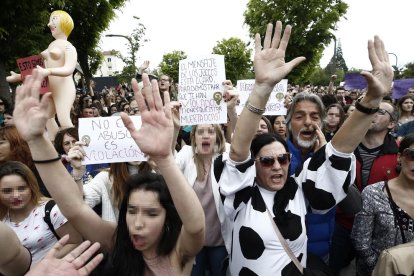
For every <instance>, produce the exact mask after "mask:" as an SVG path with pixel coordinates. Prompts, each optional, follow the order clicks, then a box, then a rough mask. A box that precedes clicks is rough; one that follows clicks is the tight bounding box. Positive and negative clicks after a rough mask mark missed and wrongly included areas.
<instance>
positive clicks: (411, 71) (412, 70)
mask: <svg viewBox="0 0 414 276" xmlns="http://www.w3.org/2000/svg"><path fill="white" fill-rule="evenodd" d="M402 76H403V78H404V79H411V78H414V62H409V63H407V64H406V65H405V69H404V71H403V72H402Z"/></svg>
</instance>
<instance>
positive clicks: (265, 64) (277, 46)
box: [254, 21, 305, 88]
mask: <svg viewBox="0 0 414 276" xmlns="http://www.w3.org/2000/svg"><path fill="white" fill-rule="evenodd" d="M272 29H273V25H272V24H268V25H267V29H266V35H265V39H264V42H263V47H262V45H261V41H260V35H259V34H256V36H255V56H254V70H255V78H256V84H258V85H261V84H267V85H270V86H271V87H272V88H273V87H274V86H275V85H276V84H277V83H278V82H279V81H281V80H282V79H283V78H284V77H285V76H286V75H287V74H288V73H289V72H290V71H292V69H293V68H294V67H296V66H297V65H298V64H299V63H301V62H302V61H304V60H305V58H304V57H297V58H295V59H293V60H291V61H290V62H288V63H286V62H285V52H286V47H287V45H288V42H289V38H290V33H291V29H292V28H291V26H289V25H288V26H286V28H285V31H284V33H283V37H281V34H282V23H281V22H280V21H278V22H277V23H276V26H275V31H274V36H273V38H272Z"/></svg>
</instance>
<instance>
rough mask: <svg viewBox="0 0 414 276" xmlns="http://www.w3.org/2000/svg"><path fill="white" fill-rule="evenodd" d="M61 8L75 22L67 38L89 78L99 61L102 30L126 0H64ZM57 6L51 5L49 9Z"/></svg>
mask: <svg viewBox="0 0 414 276" xmlns="http://www.w3.org/2000/svg"><path fill="white" fill-rule="evenodd" d="M62 2H64V7H63V8H62V9H63V10H65V11H66V12H68V13H69V14H70V15H71V16H72V18H73V21H74V23H75V28H74V29H73V31H72V33H71V35H70V36H69V38H68V40H69V41H70V42H72V44H73V45H74V46H75V47H76V50H77V52H78V61H79V64H80V66H81V67H82V70H83V73H84V76H85V78H86V79H87V80H89V79H90V78H91V77H92V75H93V73H95V72H96V70H97V68H98V67H99V64H100V63H99V62H100V61H101V58H100V57H99V56H100V50H99V49H97V46H98V44H99V40H100V37H101V34H102V32H103V31H105V30H106V29H107V28H108V27H109V23H110V22H111V20H112V19H113V18H114V17H115V10H116V9H119V8H121V7H123V5H124V4H125V2H126V0H88V1H77V0H65V1H62ZM58 8H59V7H51V9H50V11H52V10H54V9H58Z"/></svg>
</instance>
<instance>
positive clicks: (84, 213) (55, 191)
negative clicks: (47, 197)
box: [13, 69, 115, 250]
mask: <svg viewBox="0 0 414 276" xmlns="http://www.w3.org/2000/svg"><path fill="white" fill-rule="evenodd" d="M42 80H43V77H42V75H41V74H40V72H39V71H38V70H37V69H35V70H33V75H32V76H28V77H27V78H26V80H25V82H24V85H22V86H21V87H19V88H18V90H17V91H16V107H15V109H14V113H13V118H14V121H15V124H16V128H17V130H18V131H19V133H20V135H21V136H22V138H23V139H24V140H25V141H27V143H28V145H29V148H30V151H31V153H32V158H33V160H35V165H36V169H37V170H38V172H39V174H40V177H41V178H42V180H43V183H44V184H45V185H46V188H47V189H48V191H49V192H50V194H51V195H52V197H53V199H54V200H55V201H56V203H57V204H58V206H59V208H60V210H61V212H62V213H63V215H64V216H65V217H66V218H67V219H68V220H69V222H70V223H71V224H72V226H73V227H74V228H75V229H76V230H77V231H78V232H79V233H80V234H81V235H82V236H83V237H84V238H86V239H88V240H90V241H92V242H100V243H101V245H102V248H103V249H104V250H108V249H109V248H111V247H112V237H113V233H114V231H115V225H114V224H111V223H108V222H105V221H103V220H102V219H101V218H100V217H99V216H98V215H97V214H96V213H95V212H94V211H93V210H92V209H91V208H89V206H87V205H86V204H85V203H84V202H83V200H82V194H81V191H80V190H79V188H78V187H77V186H76V183H75V182H74V180H73V178H72V176H71V175H70V174H69V173H68V171H67V170H66V168H65V167H64V166H63V164H62V162H60V158H59V156H58V154H57V152H56V150H55V148H54V146H53V144H52V142H51V141H50V140H49V139H48V137H47V135H46V133H45V125H46V121H47V120H48V105H49V104H51V102H50V100H51V99H50V97H51V93H46V94H45V95H44V96H43V98H42V100H41V101H39V90H40V84H41V82H42ZM36 161H41V162H40V163H39V162H36Z"/></svg>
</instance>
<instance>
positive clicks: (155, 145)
mask: <svg viewBox="0 0 414 276" xmlns="http://www.w3.org/2000/svg"><path fill="white" fill-rule="evenodd" d="M142 79H143V83H144V87H143V89H142V91H139V88H138V84H137V82H136V80H133V81H132V88H133V89H134V94H135V99H136V101H137V104H138V108H139V110H140V111H141V121H142V125H141V128H140V129H139V130H137V129H136V128H135V126H134V124H133V123H132V121H131V119H130V118H129V116H128V115H127V114H121V117H122V120H123V122H124V124H125V127H126V128H128V130H129V131H130V133H131V136H132V138H133V139H134V140H135V142H136V143H137V145H138V147H139V148H140V149H141V150H142V152H144V153H145V154H147V155H149V156H151V157H158V156H168V155H169V154H171V143H172V139H173V128H174V126H173V121H172V114H171V108H170V98H169V95H168V92H166V93H165V94H164V102H165V104H164V105H163V103H162V100H161V96H160V92H159V89H158V84H157V82H156V81H153V82H152V83H150V81H149V78H148V75H147V74H143V75H142Z"/></svg>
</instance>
